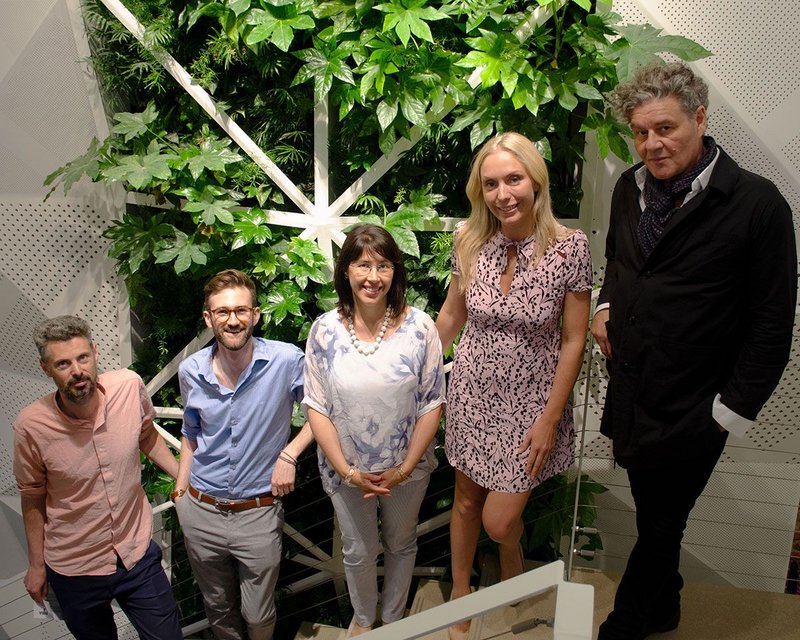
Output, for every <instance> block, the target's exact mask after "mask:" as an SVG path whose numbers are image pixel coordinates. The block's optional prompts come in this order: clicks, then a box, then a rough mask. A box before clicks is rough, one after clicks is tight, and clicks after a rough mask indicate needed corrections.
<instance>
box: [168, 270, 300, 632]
mask: <svg viewBox="0 0 800 640" xmlns="http://www.w3.org/2000/svg"><path fill="white" fill-rule="evenodd" d="M204 292H205V310H204V311H203V318H204V319H205V322H206V325H207V326H208V327H209V328H211V329H212V330H213V332H214V336H215V338H216V342H215V343H214V344H213V345H211V346H210V347H207V348H205V349H202V350H201V351H198V352H197V353H195V354H194V355H192V356H190V357H188V358H187V359H186V360H184V361H183V362H182V363H181V366H180V369H179V371H178V379H179V382H180V387H181V396H182V397H183V406H184V411H183V429H182V434H183V438H182V445H181V460H180V469H179V471H178V478H177V481H176V483H175V491H174V492H173V494H172V499H173V501H174V502H175V509H176V511H177V514H178V518H179V519H180V522H181V526H182V527H183V532H184V537H185V542H186V550H187V553H188V556H189V561H190V563H191V565H192V570H193V572H194V576H195V579H196V580H197V584H198V586H199V587H200V591H201V592H202V593H203V601H204V604H205V610H206V616H207V617H208V621H209V623H210V624H211V629H212V631H213V633H214V636H215V637H216V638H217V639H218V640H240V639H242V638H249V639H250V640H269V639H270V638H272V634H273V630H274V628H275V619H276V614H275V604H274V597H273V595H274V590H275V583H276V581H277V579H278V567H279V564H280V559H281V532H282V529H283V507H282V505H281V501H280V496H283V495H286V494H287V493H289V492H290V491H292V490H293V489H294V479H295V465H296V464H297V457H298V456H299V455H300V454H301V453H302V451H303V450H304V449H305V448H306V447H307V446H308V445H309V444H310V443H311V442H312V440H313V436H312V434H311V429H310V427H309V426H308V424H306V425H304V426H303V429H302V430H301V431H300V433H299V434H298V435H297V437H296V438H295V439H294V440H292V442H290V443H289V444H287V441H288V439H289V433H290V423H291V417H292V409H293V407H294V403H295V402H300V400H302V398H303V352H302V351H301V350H300V349H298V348H297V347H295V346H293V345H289V344H285V343H283V342H276V341H274V340H265V339H264V338H254V337H253V329H254V327H255V326H256V324H257V323H258V320H259V318H260V316H261V310H260V309H259V307H258V305H257V302H256V289H255V284H254V283H253V281H252V280H251V279H250V278H249V277H248V276H247V275H246V274H244V273H242V272H241V271H237V270H235V269H226V270H225V271H221V272H219V273H218V274H217V275H215V276H214V277H213V278H211V280H209V281H208V282H207V283H206V285H205V289H204ZM240 603H241V608H240V607H239V604H240Z"/></svg>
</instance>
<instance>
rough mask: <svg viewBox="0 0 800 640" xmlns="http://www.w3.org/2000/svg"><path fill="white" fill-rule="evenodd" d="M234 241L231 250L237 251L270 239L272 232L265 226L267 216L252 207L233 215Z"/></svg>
mask: <svg viewBox="0 0 800 640" xmlns="http://www.w3.org/2000/svg"><path fill="white" fill-rule="evenodd" d="M234 215H235V220H234V221H233V231H234V240H233V243H232V244H231V249H239V248H241V247H244V246H246V245H248V244H264V243H265V242H266V241H267V240H271V239H272V231H271V230H270V228H269V227H268V226H267V214H266V213H264V212H263V211H262V210H261V209H259V208H257V207H253V208H252V209H248V210H247V211H243V212H237V213H235V214H234Z"/></svg>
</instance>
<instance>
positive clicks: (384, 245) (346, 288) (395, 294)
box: [333, 224, 407, 318]
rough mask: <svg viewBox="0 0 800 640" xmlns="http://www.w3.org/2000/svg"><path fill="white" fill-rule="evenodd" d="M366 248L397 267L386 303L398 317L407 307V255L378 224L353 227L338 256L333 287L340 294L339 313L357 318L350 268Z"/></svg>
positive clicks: (393, 315) (346, 316) (394, 316)
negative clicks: (349, 273) (404, 259)
mask: <svg viewBox="0 0 800 640" xmlns="http://www.w3.org/2000/svg"><path fill="white" fill-rule="evenodd" d="M365 251H366V252H367V253H368V254H371V255H375V256H380V257H381V258H384V259H385V260H388V261H389V262H391V263H392V265H393V266H394V275H393V276H392V284H391V286H390V287H389V293H388V294H387V295H386V306H387V307H388V308H389V309H390V313H391V315H392V317H393V318H397V317H398V316H399V315H400V314H401V313H403V312H404V311H405V309H406V287H407V283H406V266H405V264H403V254H402V253H401V251H400V248H399V247H398V246H397V243H396V242H395V241H394V238H393V237H392V235H391V234H390V233H389V232H388V231H386V229H383V228H382V227H378V226H376V225H374V224H360V225H358V226H356V227H353V228H352V229H351V230H350V232H349V233H348V234H347V239H346V240H345V241H344V244H343V245H342V250H341V251H340V252H339V256H338V257H337V258H336V267H335V270H334V272H333V287H334V289H336V294H337V295H338V296H339V302H338V303H337V307H338V309H339V313H340V314H341V315H342V316H343V317H345V318H352V317H353V306H354V304H355V302H354V301H353V290H352V289H351V288H350V280H349V279H348V277H347V268H348V267H349V266H350V264H351V263H352V262H355V261H356V260H358V259H359V258H360V257H361V254H362V253H364V252H365Z"/></svg>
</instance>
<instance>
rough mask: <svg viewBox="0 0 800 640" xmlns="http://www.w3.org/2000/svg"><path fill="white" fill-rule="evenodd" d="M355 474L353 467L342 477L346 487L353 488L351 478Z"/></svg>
mask: <svg viewBox="0 0 800 640" xmlns="http://www.w3.org/2000/svg"><path fill="white" fill-rule="evenodd" d="M355 473H356V468H355V467H350V471H348V472H347V475H346V476H345V477H344V483H345V485H347V486H348V487H352V486H353V476H354V475H355Z"/></svg>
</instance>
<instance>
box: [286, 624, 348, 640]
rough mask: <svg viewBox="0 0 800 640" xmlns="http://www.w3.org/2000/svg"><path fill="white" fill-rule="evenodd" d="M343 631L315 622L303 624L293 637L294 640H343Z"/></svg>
mask: <svg viewBox="0 0 800 640" xmlns="http://www.w3.org/2000/svg"><path fill="white" fill-rule="evenodd" d="M344 636H345V629H340V628H339V627H332V626H331V625H328V624H318V623H316V622H304V623H303V624H301V625H300V628H299V629H298V630H297V635H295V640H308V639H309V638H314V640H344Z"/></svg>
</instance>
